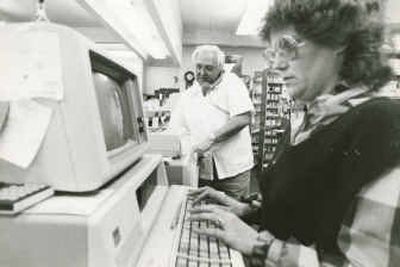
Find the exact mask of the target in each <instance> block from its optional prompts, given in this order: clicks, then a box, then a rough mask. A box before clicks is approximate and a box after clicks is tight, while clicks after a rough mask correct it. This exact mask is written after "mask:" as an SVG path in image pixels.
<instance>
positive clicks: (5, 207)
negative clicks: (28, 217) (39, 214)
mask: <svg viewBox="0 0 400 267" xmlns="http://www.w3.org/2000/svg"><path fill="white" fill-rule="evenodd" d="M53 193H54V191H53V189H52V188H51V187H50V186H48V185H44V184H32V183H24V184H13V183H2V182H0V214H15V213H18V212H20V211H22V210H24V209H26V208H28V207H30V206H32V205H34V204H36V203H38V202H40V201H42V200H44V199H46V198H48V197H50V196H51V195H53Z"/></svg>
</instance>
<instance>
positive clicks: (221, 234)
mask: <svg viewBox="0 0 400 267" xmlns="http://www.w3.org/2000/svg"><path fill="white" fill-rule="evenodd" d="M190 212H191V215H190V217H189V220H191V221H203V220H209V221H211V222H212V223H214V224H215V226H216V227H207V228H203V227H194V226H192V227H193V230H194V231H195V232H197V233H198V234H203V235H206V236H210V237H215V238H218V239H220V240H221V241H223V242H224V243H225V244H227V245H228V246H230V247H231V248H233V249H235V250H238V251H239V252H241V253H243V254H245V255H251V253H252V249H253V247H254V245H257V244H259V243H260V241H258V240H257V237H258V233H257V231H256V230H254V229H253V228H251V227H250V226H248V225H247V224H246V223H244V222H243V221H242V220H240V219H239V218H238V217H237V216H236V215H235V214H233V213H232V212H229V211H227V210H225V209H221V208H220V207H218V206H216V205H202V206H200V207H197V208H193V209H192V210H191V211H190Z"/></svg>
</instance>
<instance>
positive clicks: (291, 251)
mask: <svg viewBox="0 0 400 267" xmlns="http://www.w3.org/2000/svg"><path fill="white" fill-rule="evenodd" d="M356 90H357V91H358V92H359V93H361V94H359V93H358V92H357V91H356ZM356 90H349V91H350V92H349V91H346V94H347V95H348V96H350V97H349V98H346V97H345V98H342V96H343V95H342V94H339V95H336V96H332V97H331V98H330V99H329V102H330V103H334V106H330V107H329V108H330V110H334V111H338V110H341V109H342V110H344V111H345V110H346V109H344V108H343V107H350V108H351V106H355V105H357V104H359V103H362V102H364V101H366V100H368V99H370V98H371V97H373V96H371V95H367V97H365V96H366V95H365V91H364V92H363V91H362V90H359V89H356ZM351 91H353V92H354V94H353V93H352V92H351ZM360 96H362V98H359V100H360V101H357V100H358V99H357V97H360ZM340 98H341V99H340ZM337 99H340V100H341V101H335V100H337ZM353 103H357V104H355V105H354V104H353ZM323 104H325V103H323ZM335 106H336V107H335ZM333 113H335V114H334V115H336V116H324V115H325V114H322V115H321V116H320V117H318V121H319V122H321V121H322V122H323V121H326V122H327V123H330V122H332V121H333V120H334V119H335V118H334V117H338V116H339V115H340V112H333ZM333 113H332V114H333ZM332 114H330V115H332ZM313 125H314V126H313V127H314V128H315V127H316V126H315V124H313ZM309 133H310V132H309V131H304V129H300V131H299V132H298V134H299V135H298V136H296V137H297V138H298V137H299V136H300V137H302V138H300V139H299V141H297V142H295V143H298V142H302V141H303V140H305V139H306V138H307V137H308V136H309ZM302 135H303V136H302ZM399 178H400V166H399V167H397V168H395V169H393V170H390V171H389V172H388V173H386V174H385V175H383V176H382V177H380V178H378V179H376V180H375V181H374V182H372V183H371V184H368V185H367V186H365V187H364V188H363V189H362V190H361V192H360V193H359V194H358V195H357V197H356V198H355V200H354V201H353V203H352V206H351V207H350V208H349V210H348V213H347V214H346V218H345V219H344V221H343V223H342V227H341V230H340V232H339V235H338V245H339V248H340V250H341V252H342V255H328V254H324V253H323V252H321V251H318V252H317V249H316V248H314V247H306V246H303V245H301V244H299V243H295V242H289V241H287V242H285V241H281V240H278V239H273V237H272V239H273V240H271V234H270V233H268V232H267V231H264V232H260V234H259V238H258V239H259V240H260V241H264V244H268V245H263V246H260V247H255V249H254V250H253V251H260V250H262V249H264V253H258V255H257V253H256V254H255V255H254V256H255V261H253V260H251V262H252V263H256V264H255V265H264V266H307V267H313V266H343V267H348V266H371V267H391V266H398V265H400V179H399ZM257 258H258V259H257ZM260 259H262V261H260ZM257 262H258V263H257ZM260 263H261V264H260Z"/></svg>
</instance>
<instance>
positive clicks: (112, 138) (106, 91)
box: [93, 72, 134, 151]
mask: <svg viewBox="0 0 400 267" xmlns="http://www.w3.org/2000/svg"><path fill="white" fill-rule="evenodd" d="M93 80H94V85H95V88H96V95H97V100H98V105H99V111H100V117H101V124H102V127H103V133H104V141H105V143H106V147H107V151H110V150H113V149H116V148H119V147H122V146H124V145H125V144H126V143H127V141H128V140H129V139H131V140H132V139H134V133H133V129H132V127H131V124H130V123H129V121H131V116H130V112H129V105H128V102H127V98H126V97H125V94H124V92H123V89H122V88H121V86H120V85H119V84H118V82H117V81H115V80H114V79H112V78H111V77H109V76H107V75H105V74H102V73H100V72H93Z"/></svg>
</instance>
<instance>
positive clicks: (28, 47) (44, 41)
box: [0, 30, 64, 101]
mask: <svg viewBox="0 0 400 267" xmlns="http://www.w3.org/2000/svg"><path fill="white" fill-rule="evenodd" d="M60 56H61V55H60V41H59V39H58V36H57V34H55V33H50V32H38V31H35V30H24V31H17V32H5V31H4V30H3V31H0V86H1V88H0V101H1V100H2V101H11V100H16V99H21V98H35V97H44V98H50V99H55V100H61V99H62V98H63V94H64V92H63V84H62V71H61V58H60Z"/></svg>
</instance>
